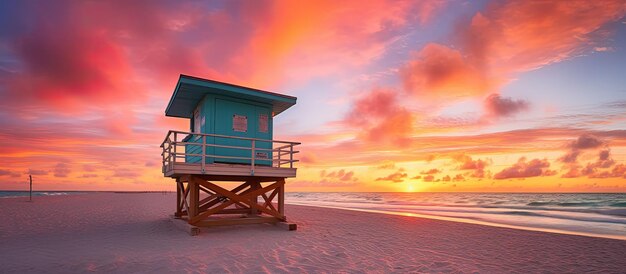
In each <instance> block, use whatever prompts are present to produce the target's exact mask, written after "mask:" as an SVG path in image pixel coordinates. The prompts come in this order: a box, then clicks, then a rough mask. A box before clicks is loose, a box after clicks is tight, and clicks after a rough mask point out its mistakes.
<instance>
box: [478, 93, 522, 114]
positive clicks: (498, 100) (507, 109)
mask: <svg viewBox="0 0 626 274" xmlns="http://www.w3.org/2000/svg"><path fill="white" fill-rule="evenodd" d="M484 105H485V109H486V111H487V114H488V115H491V116H493V117H500V116H505V117H506V116H513V115H515V114H517V113H519V112H522V111H525V110H528V108H529V106H530V103H529V102H528V101H524V100H515V99H512V98H508V97H502V96H501V95H499V94H495V93H494V94H491V95H489V96H487V99H485V102H484Z"/></svg>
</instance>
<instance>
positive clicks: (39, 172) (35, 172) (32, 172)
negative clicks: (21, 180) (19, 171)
mask: <svg viewBox="0 0 626 274" xmlns="http://www.w3.org/2000/svg"><path fill="white" fill-rule="evenodd" d="M26 174H30V175H48V171H46V170H41V169H29V170H28V172H26Z"/></svg>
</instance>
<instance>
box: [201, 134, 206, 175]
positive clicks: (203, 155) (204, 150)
mask: <svg viewBox="0 0 626 274" xmlns="http://www.w3.org/2000/svg"><path fill="white" fill-rule="evenodd" d="M205 156H206V135H202V173H203V174H204V172H205V170H204V165H205V163H204V162H205Z"/></svg>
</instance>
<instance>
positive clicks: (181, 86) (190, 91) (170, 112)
mask: <svg viewBox="0 0 626 274" xmlns="http://www.w3.org/2000/svg"><path fill="white" fill-rule="evenodd" d="M206 94H220V95H225V96H230V97H235V98H241V99H247V100H252V101H257V102H263V103H268V104H271V105H272V112H273V115H274V116H276V115H278V114H279V113H281V112H283V111H285V110H286V109H288V108H290V107H291V106H293V105H295V104H296V99H297V98H296V97H293V96H289V95H284V94H278V93H274V92H269V91H264V90H259V89H254V88H248V87H243V86H238V85H233V84H229V83H224V82H218V81H214V80H209V79H203V78H198V77H193V76H188V75H184V74H181V75H180V77H179V78H178V83H177V84H176V89H175V90H174V94H172V98H171V99H170V102H169V104H167V108H166V109H165V116H172V117H181V118H191V115H192V113H193V109H194V108H195V107H196V105H197V104H198V102H199V101H200V100H202V98H203V97H204V95H206Z"/></svg>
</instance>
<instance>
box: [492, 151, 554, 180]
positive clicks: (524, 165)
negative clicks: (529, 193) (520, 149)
mask: <svg viewBox="0 0 626 274" xmlns="http://www.w3.org/2000/svg"><path fill="white" fill-rule="evenodd" d="M548 167H550V163H549V162H548V160H546V159H543V160H540V159H532V160H530V161H526V158H525V157H522V158H520V159H519V160H518V161H517V163H515V164H514V165H513V166H511V167H508V168H505V169H503V170H501V171H500V172H498V173H496V174H495V175H494V176H493V178H494V179H498V180H502V179H511V178H527V177H537V176H542V175H543V176H552V175H554V174H555V173H554V171H551V170H548V169H547V168H548Z"/></svg>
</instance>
